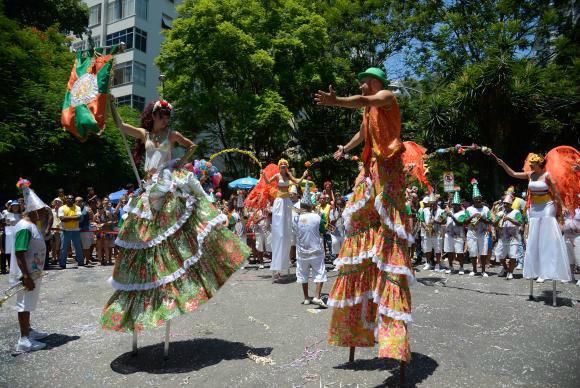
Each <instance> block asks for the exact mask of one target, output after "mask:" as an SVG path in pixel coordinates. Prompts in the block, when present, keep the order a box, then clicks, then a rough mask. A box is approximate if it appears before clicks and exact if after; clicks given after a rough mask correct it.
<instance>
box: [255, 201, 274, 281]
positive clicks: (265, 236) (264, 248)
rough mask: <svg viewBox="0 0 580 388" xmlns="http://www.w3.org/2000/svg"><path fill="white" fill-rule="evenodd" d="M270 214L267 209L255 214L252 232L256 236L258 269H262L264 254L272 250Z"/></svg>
mask: <svg viewBox="0 0 580 388" xmlns="http://www.w3.org/2000/svg"><path fill="white" fill-rule="evenodd" d="M271 222H272V221H271V216H269V212H268V210H266V209H264V210H259V211H258V212H257V213H256V215H255V220H254V233H255V236H256V251H258V257H257V259H258V263H259V265H260V266H259V269H264V255H265V254H266V252H272V237H271V229H270V225H271Z"/></svg>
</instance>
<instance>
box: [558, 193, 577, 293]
mask: <svg viewBox="0 0 580 388" xmlns="http://www.w3.org/2000/svg"><path fill="white" fill-rule="evenodd" d="M579 195H580V194H579ZM562 232H563V233H564V242H565V243H566V249H567V250H568V259H569V260H570V267H571V272H572V281H574V265H576V267H578V268H580V208H577V209H575V211H574V214H570V213H568V212H566V215H565V220H564V225H563V226H562ZM576 285H577V286H580V280H578V282H577V283H576Z"/></svg>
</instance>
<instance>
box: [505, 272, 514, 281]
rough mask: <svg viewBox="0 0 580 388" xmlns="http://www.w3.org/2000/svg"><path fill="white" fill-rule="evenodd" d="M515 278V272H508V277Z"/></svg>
mask: <svg viewBox="0 0 580 388" xmlns="http://www.w3.org/2000/svg"><path fill="white" fill-rule="evenodd" d="M513 278H514V274H513V273H511V272H508V274H507V276H506V279H508V280H510V279H513Z"/></svg>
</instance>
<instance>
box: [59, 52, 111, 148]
mask: <svg viewBox="0 0 580 388" xmlns="http://www.w3.org/2000/svg"><path fill="white" fill-rule="evenodd" d="M116 52H117V46H113V47H111V48H110V49H109V50H105V49H103V48H97V49H94V50H91V51H85V52H83V51H79V52H77V57H76V60H75V64H74V67H73V69H72V71H71V73H70V78H69V81H68V85H67V91H66V94H65V95H64V102H63V104H62V113H61V117H60V121H61V123H62V126H63V127H64V129H65V130H67V131H69V132H70V133H72V134H73V135H74V136H75V137H76V138H77V139H79V140H80V141H85V140H87V137H88V136H89V134H90V133H91V132H99V131H100V130H102V129H103V128H104V127H105V116H106V113H107V95H108V94H109V80H110V78H111V70H112V69H113V55H114V54H115V53H116Z"/></svg>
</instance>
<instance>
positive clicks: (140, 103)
mask: <svg viewBox="0 0 580 388" xmlns="http://www.w3.org/2000/svg"><path fill="white" fill-rule="evenodd" d="M116 101H117V106H119V105H129V106H132V107H133V108H135V109H137V110H138V111H140V112H143V109H145V98H144V97H140V96H136V95H134V94H128V95H126V96H121V97H117V99H116Z"/></svg>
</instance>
